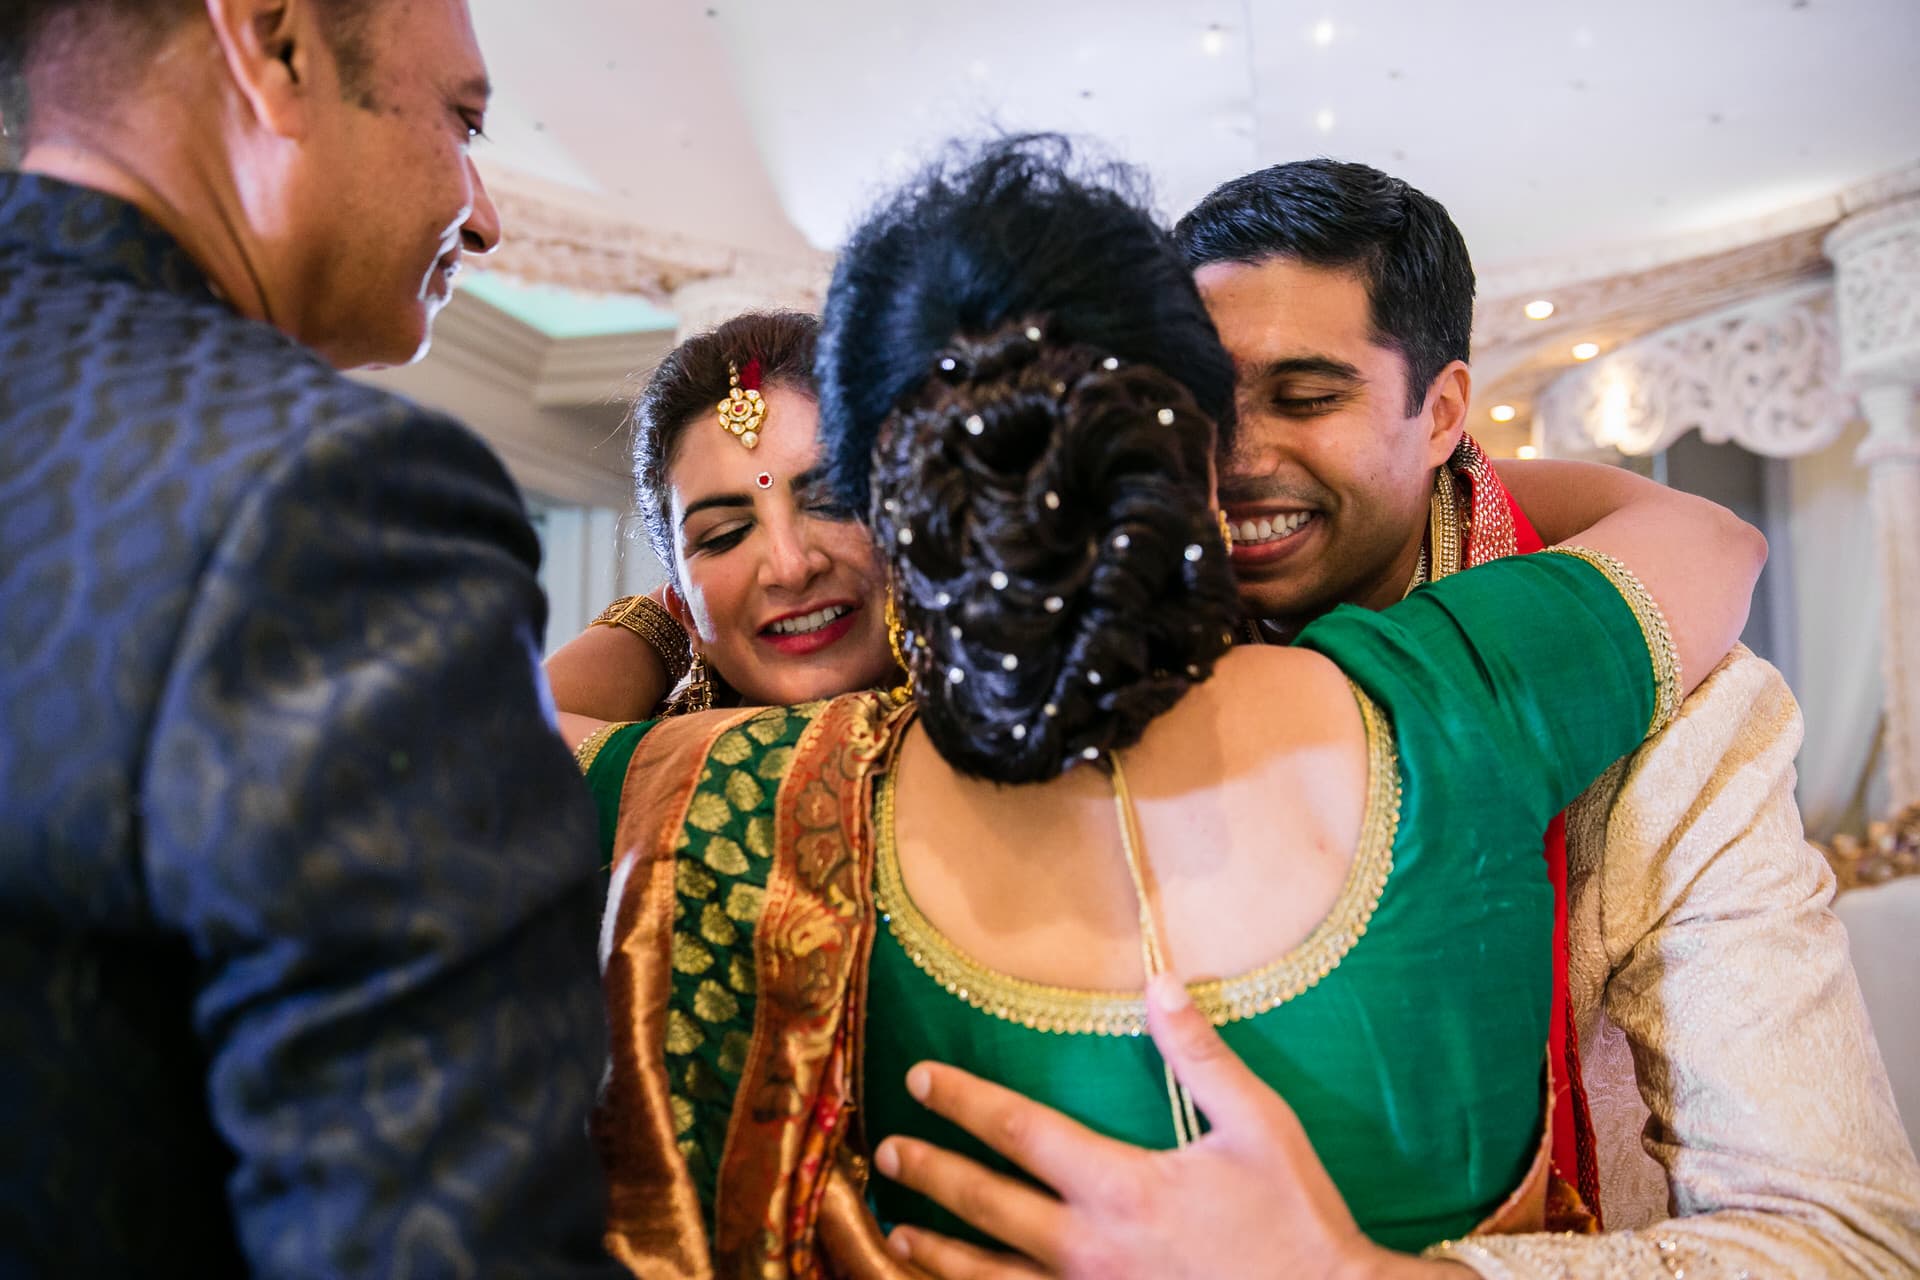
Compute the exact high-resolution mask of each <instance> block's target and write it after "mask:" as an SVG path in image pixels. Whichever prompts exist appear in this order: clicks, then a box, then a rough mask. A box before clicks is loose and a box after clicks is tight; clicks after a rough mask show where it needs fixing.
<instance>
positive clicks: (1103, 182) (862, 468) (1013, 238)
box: [816, 137, 1237, 782]
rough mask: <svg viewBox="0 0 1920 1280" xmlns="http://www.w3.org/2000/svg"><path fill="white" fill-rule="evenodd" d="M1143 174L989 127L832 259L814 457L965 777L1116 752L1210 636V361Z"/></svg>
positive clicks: (1226, 577)
mask: <svg viewBox="0 0 1920 1280" xmlns="http://www.w3.org/2000/svg"><path fill="white" fill-rule="evenodd" d="M1142 191H1143V186H1142V184H1141V182H1140V180H1139V179H1138V177H1137V176H1136V175H1135V174H1134V173H1133V172H1132V171H1131V170H1128V169H1125V168H1123V167H1120V166H1115V165H1106V166H1101V167H1098V168H1092V167H1089V166H1085V165H1076V163H1075V161H1074V157H1073V155H1072V153H1071V148H1070V147H1069V145H1068V144H1067V143H1066V142H1065V141H1064V140H1063V139H1060V138H1057V137H1037V138H1035V137H1028V138H1014V139H1009V140H1006V141H1002V142H998V143H995V144H992V145H990V146H988V147H986V148H984V149H982V150H979V151H977V152H973V153H970V154H967V155H963V156H956V157H954V158H950V159H949V160H947V161H946V162H944V163H942V164H939V165H936V166H935V167H933V168H932V169H930V170H928V171H927V172H926V173H924V174H922V175H921V176H920V178H918V179H917V180H916V181H915V182H913V183H912V184H910V185H909V186H908V187H907V188H905V189H904V190H902V191H901V192H899V193H898V194H896V195H895V196H893V197H892V198H890V199H889V200H888V201H887V202H886V203H885V204H884V205H883V206H882V207H881V208H880V209H879V211H878V212H876V213H875V214H873V215H872V216H871V217H870V218H869V219H868V220H867V221H866V222H865V224H864V225H862V226H861V227H860V229H859V230H858V231H857V232H856V233H855V234H854V236H853V238H852V240H851V241H850V243H849V244H848V246H847V248H846V251H845V252H844V253H843V254H842V256H841V258H840V262H839V266H838V268H837V269H836V271H835V273H834V279H833V285H832V288H831V290H830V292H829V294H828V298H827V306H826V314H825V321H824V327H823V330H822V333H821V339H820V357H819V362H818V365H817V368H816V372H817V375H818V380H819V386H820V393H821V400H820V406H821V429H820V436H821V446H822V451H823V461H824V462H825V463H826V464H827V466H828V467H829V468H830V471H831V474H832V476H833V478H834V481H835V484H836V486H837V487H838V488H839V489H840V491H841V493H842V495H843V496H844V497H845V498H846V499H847V500H849V501H850V502H851V503H852V504H853V506H854V508H855V509H856V510H865V511H869V512H870V513H871V523H872V528H873V531H874V537H875V539H876V541H877V542H878V544H879V546H880V551H881V554H882V555H883V556H884V557H885V558H886V559H887V561H888V563H889V566H890V568H891V576H892V580H893V583H894V590H895V594H896V599H897V604H898V609H899V613H900V617H901V620H902V622H903V623H904V625H905V627H906V629H907V631H908V633H909V638H908V650H909V652H908V659H909V664H910V666H911V667H912V670H913V673H914V677H915V686H916V694H915V697H916V700H917V701H918V703H919V705H920V708H921V712H922V718H923V720H924V723H925V724H926V728H927V733H928V735H929V736H930V737H931V739H932V741H933V743H934V745H935V747H936V748H937V749H938V750H939V751H940V753H941V755H942V756H943V757H945V759H946V760H947V761H948V762H949V763H950V764H952V765H953V766H954V767H955V768H958V769H960V770H962V771H963V772H966V773H969V774H974V775H976V776H980V777H985V778H992V779H995V780H998V781H1003V782H1034V781H1040V780H1043V779H1046V778H1050V777H1053V776H1056V775H1057V774H1059V773H1060V771H1061V770H1062V769H1063V768H1065V767H1066V766H1067V765H1069V764H1071V763H1072V762H1073V761H1075V760H1077V759H1082V758H1092V757H1094V756H1097V755H1098V754H1099V753H1101V752H1103V751H1107V750H1110V749H1113V748H1118V747H1125V746H1129V745H1131V744H1132V743H1134V742H1136V741H1138V740H1139V737H1140V735H1141V733H1142V731H1143V730H1144V729H1145V728H1146V726H1147V724H1148V722H1149V721H1151V720H1152V719H1153V718H1154V717H1155V716H1157V715H1159V714H1160V713H1161V712H1163V711H1165V710H1166V709H1167V708H1169V707H1171V706H1172V705H1173V704H1174V702H1175V701H1177V700H1178V699H1179V698H1180V696H1181V694H1183V693H1185V692H1186V690H1187V689H1188V688H1189V687H1190V686H1191V685H1192V684H1193V683H1194V682H1195V681H1198V680H1200V679H1203V678H1205V676H1206V675H1207V673H1208V672H1209V671H1210V670H1211V668H1212V665H1213V663H1214V660H1215V659H1217V658H1218V657H1219V656H1220V655H1221V654H1222V653H1223V652H1224V651H1225V650H1226V648H1227V646H1228V644H1229V643H1230V639H1231V637H1230V628H1231V627H1232V625H1233V622H1234V620H1235V618H1236V616H1237V603H1236V598H1235V594H1234V584H1233V579H1232V575H1231V572H1230V569H1229V566H1228V564H1227V557H1226V550H1225V547H1224V546H1223V545H1222V541H1221V535H1220V529H1219V525H1218V522H1217V519H1216V517H1215V514H1214V510H1213V500H1212V488H1213V484H1212V459H1213V456H1214V449H1215V441H1216V432H1220V433H1225V432H1227V431H1230V430H1231V426H1232V416H1231V415H1232V404H1233V368H1232V364H1231V362H1230V361H1229V360H1228V358H1227V355H1226V352H1225V351H1224V350H1223V349H1222V348H1221V346H1220V342H1219V338H1218V336H1217V335H1216V333H1215V332H1214V328H1213V324H1212V322H1211V321H1210V320H1209V319H1208V318H1207V313H1206V309H1205V307H1204V306H1203V305H1202V304H1201V301H1200V296H1199V294H1198V292H1197V291H1196V290H1195V288H1194V285H1193V280H1192V277H1191V275H1190V274H1189V273H1188V270H1187V267H1186V265H1185V263H1184V261H1183V259H1182V258H1181V256H1180V253H1179V251H1178V249H1177V248H1175V246H1174V244H1173V242H1172V241H1171V239H1170V238H1169V237H1168V235H1167V234H1166V233H1165V232H1164V231H1163V230H1161V228H1160V227H1159V226H1158V225H1157V224H1156V223H1155V222H1154V220H1153V219H1152V217H1151V216H1150V215H1149V214H1148V213H1146V212H1145V211H1144V210H1145V201H1144V199H1143V198H1142ZM1221 443H1222V445H1224V444H1225V443H1226V442H1225V441H1224V440H1223V441H1222V442H1221Z"/></svg>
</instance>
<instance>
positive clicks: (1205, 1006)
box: [875, 681, 1400, 1036]
mask: <svg viewBox="0 0 1920 1280" xmlns="http://www.w3.org/2000/svg"><path fill="white" fill-rule="evenodd" d="M1348 687H1349V688H1351V689H1352V691H1353V697H1354V701H1355V702H1356V703H1357V704H1358V706H1359V708H1360V717H1361V720H1362V722H1363V723H1364V725H1365V728H1366V735H1367V800H1366V808H1365V811H1364V815H1363V817H1362V819H1361V823H1360V838H1359V843H1358V845H1357V846H1356V848H1355V850H1354V855H1353V865H1352V867H1351V868H1350V869H1349V870H1348V872H1347V879H1346V882H1345V884H1344V885H1343V886H1342V887H1341V890H1340V894H1339V896H1338V897H1336V898H1335V899H1334V903H1333V906H1332V908H1331V909H1330V910H1329V911H1328V912H1327V915H1326V917H1325V918H1324V919H1322V920H1321V921H1320V923H1319V924H1317V925H1315V926H1314V928H1313V930H1312V932H1310V933H1309V934H1308V935H1307V937H1306V939H1305V940H1304V941H1302V942H1301V943H1300V945H1299V946H1297V947H1294V948H1293V949H1292V950H1290V951H1289V952H1287V954H1285V955H1284V956H1281V957H1280V958H1279V959H1278V960H1275V961H1273V962H1272V963H1271V964H1267V965H1262V966H1261V967H1260V968H1258V969H1255V970H1253V971H1252V972H1250V973H1246V974H1243V975H1241V976H1239V977H1236V978H1222V979H1216V980H1214V981H1211V982H1200V983H1195V984H1194V985H1193V986H1191V987H1190V988H1188V990H1189V991H1190V992H1191V993H1192V996H1193V1002H1194V1004H1195V1005H1197V1006H1198V1007H1199V1008H1200V1010H1201V1012H1203V1013H1205V1014H1206V1015H1207V1017H1208V1018H1209V1019H1210V1020H1211V1021H1212V1022H1213V1024H1214V1025H1215V1026H1224V1025H1225V1024H1227V1023H1229V1022H1236V1021H1239V1020H1241V1019H1243V1018H1251V1017H1254V1016H1255V1015H1257V1014H1261V1013H1265V1012H1267V1011H1268V1010H1269V1009H1273V1008H1276V1007H1278V1006H1279V1005H1282V1004H1284V1003H1286V1002H1287V1001H1289V1000H1291V999H1293V998H1294V997H1295V996H1297V995H1299V994H1300V993H1301V992H1303V991H1306V990H1308V989H1309V988H1311V987H1313V986H1314V985H1315V984H1317V983H1318V982H1319V981H1320V980H1321V979H1322V978H1324V977H1326V976H1327V975H1328V974H1329V973H1332V972H1333V970H1334V969H1335V968H1336V967H1338V965H1339V964H1340V962H1341V960H1342V959H1344V958H1345V957H1346V954H1347V952H1349V951H1351V950H1352V949H1353V947H1354V944H1355V943H1357V942H1358V941H1359V940H1360V938H1361V936H1362V935H1363V934H1365V933H1366V931H1367V922H1368V921H1369V920H1371V919H1372V918H1373V912H1374V909H1375V908H1376V907H1377V906H1378V905H1379V903H1380V896H1381V894H1382V893H1384V892H1385V891H1386V886H1387V879H1388V877H1389V876H1391V875H1392V874H1393V845H1394V840H1395V838H1396V837H1397V836H1398V834H1399V830H1400V760H1399V755H1398V753H1397V752H1396V751H1395V749H1394V744H1393V733H1392V729H1391V726H1389V725H1388V724H1387V723H1386V717H1385V716H1384V715H1383V714H1382V713H1381V711H1380V709H1379V708H1378V707H1377V706H1375V705H1374V702H1373V700H1372V699H1371V698H1369V697H1368V696H1367V695H1366V694H1365V693H1364V692H1363V691H1362V690H1361V689H1360V687H1359V686H1358V685H1356V684H1353V683H1352V682H1351V681H1349V682H1348ZM875 834H876V837H877V840H878V845H879V857H878V859H877V862H878V865H877V867H876V871H877V875H878V892H877V899H878V903H879V908H880V918H881V919H882V920H883V921H884V922H885V923H886V926H887V928H888V929H889V930H891V931H892V933H893V936H894V937H895V938H896V939H898V940H899V943H900V948H901V950H903V951H905V952H906V953H907V956H908V958H909V959H911V960H912V961H913V963H914V964H915V965H916V966H917V967H918V968H919V969H920V971H921V972H922V973H925V974H926V975H927V976H928V977H930V978H932V979H933V980H934V981H935V982H937V983H939V984H940V985H941V986H942V987H944V988H945V989H946V990H947V992H948V993H949V994H951V995H953V996H955V997H956V998H958V999H961V1000H964V1001H966V1002H967V1003H968V1004H969V1005H971V1006H972V1007H973V1008H975V1009H978V1010H980V1011H981V1012H982V1013H986V1014H990V1015H991V1016H993V1017H995V1018H999V1019H1000V1020H1001V1021H1003V1022H1012V1023H1017V1024H1019V1025H1020V1026H1023V1027H1028V1028H1031V1029H1032V1030H1035V1031H1046V1032H1053V1033H1058V1034H1062V1035H1101V1036H1137V1035H1144V1034H1145V1033H1146V1029H1147V1010H1146V1004H1145V1002H1144V1001H1143V1000H1142V998H1141V997H1140V996H1139V995H1137V994H1135V993H1133V992H1126V991H1088V990H1081V989H1077V988H1072V987H1056V986H1049V985H1047V984H1044V983H1038V982H1029V981H1026V980H1025V979H1022V978H1016V977H1013V976H1012V975H1010V974H1005V973H1001V972H999V971H998V970H995V969H990V968H988V967H987V966H986V965H984V964H982V963H980V961H978V960H976V959H975V958H974V957H972V956H971V955H969V954H967V952H966V951H964V950H962V949H961V948H960V947H959V946H957V945H955V944H954V942H953V941H952V940H951V939H949V938H948V937H947V936H946V935H945V934H943V933H941V932H940V930H939V929H938V928H937V927H935V925H934V924H933V922H932V921H930V920H928V919H927V918H926V916H924V915H922V914H921V912H920V909H919V908H918V907H917V906H915V905H914V901H913V898H912V896H911V895H910V894H908V892H907V888H906V883H905V881H904V880H903V879H902V878H901V874H900V854H899V850H898V848H897V847H896V846H895V843H894V810H893V780H892V778H891V776H888V777H886V778H884V779H883V780H882V781H881V784H880V819H879V823H878V830H877V831H876V833H875Z"/></svg>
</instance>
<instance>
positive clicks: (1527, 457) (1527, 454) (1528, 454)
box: [1513, 444, 1540, 462]
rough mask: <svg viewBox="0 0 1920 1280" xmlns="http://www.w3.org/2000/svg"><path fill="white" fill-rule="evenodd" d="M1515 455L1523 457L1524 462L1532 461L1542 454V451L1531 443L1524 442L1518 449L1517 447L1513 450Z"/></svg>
mask: <svg viewBox="0 0 1920 1280" xmlns="http://www.w3.org/2000/svg"><path fill="white" fill-rule="evenodd" d="M1513 456H1514V457H1516V458H1519V459H1521V460H1522V461H1524V462H1532V461H1533V460H1534V459H1535V458H1537V457H1539V456H1540V451H1539V450H1538V449H1536V448H1534V447H1533V446H1532V445H1530V444H1523V445H1521V446H1520V447H1519V448H1518V449H1515V450H1514V451H1513Z"/></svg>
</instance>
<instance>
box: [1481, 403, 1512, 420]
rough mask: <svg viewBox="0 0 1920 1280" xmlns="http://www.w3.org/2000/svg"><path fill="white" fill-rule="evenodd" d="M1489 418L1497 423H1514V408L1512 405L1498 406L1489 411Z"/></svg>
mask: <svg viewBox="0 0 1920 1280" xmlns="http://www.w3.org/2000/svg"><path fill="white" fill-rule="evenodd" d="M1487 416H1488V417H1489V418H1492V419H1493V420H1494V421H1495V422H1512V421H1513V419H1514V408H1513V406H1512V405H1510V404H1497V405H1495V406H1493V408H1491V409H1489V410H1488V411H1487Z"/></svg>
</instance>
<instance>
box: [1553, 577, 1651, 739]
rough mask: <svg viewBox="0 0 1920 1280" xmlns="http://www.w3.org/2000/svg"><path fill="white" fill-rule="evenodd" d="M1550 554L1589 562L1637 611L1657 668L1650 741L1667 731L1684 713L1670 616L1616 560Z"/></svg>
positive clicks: (1643, 585)
mask: <svg viewBox="0 0 1920 1280" xmlns="http://www.w3.org/2000/svg"><path fill="white" fill-rule="evenodd" d="M1547 553H1548V554H1549V555H1562V556H1572V557H1573V558H1574V559H1576V560H1584V561H1586V562H1587V563H1588V564H1590V565H1592V566H1593V567H1594V568H1596V569H1598V570H1599V571H1600V572H1601V573H1603V574H1605V575H1606V577H1607V581H1609V582H1611V583H1612V584H1613V588H1614V590H1616V591H1618V592H1619V593H1620V598H1621V599H1622V600H1625V601H1626V602H1627V607H1628V608H1629V609H1631V610H1633V617H1634V621H1636V622H1638V623H1639V624H1640V635H1641V637H1642V638H1643V639H1644V640H1645V641H1646V642H1647V661H1648V662H1649V663H1650V664H1651V665H1652V667H1653V720H1652V722H1651V723H1649V724H1648V725H1647V737H1649V738H1651V737H1652V736H1653V735H1654V734H1656V733H1658V732H1660V730H1662V729H1664V728H1666V726H1667V724H1668V722H1669V721H1671V720H1672V719H1673V717H1674V715H1675V714H1676V713H1678V712H1679V710H1680V657H1679V655H1678V654H1677V653H1676V652H1675V650H1674V647H1673V634H1672V632H1670V631H1669V630H1668V629H1667V619H1666V615H1665V614H1663V613H1661V612H1660V605H1659V603H1658V602H1657V601H1655V600H1654V598H1653V594H1652V593H1651V592H1649V591H1648V590H1647V588H1646V586H1645V584H1643V583H1642V582H1641V581H1640V579H1638V578H1636V577H1634V576H1633V571H1632V570H1630V569H1628V568H1627V566H1625V565H1624V564H1621V563H1620V562H1619V561H1618V560H1616V559H1614V558H1613V557H1612V556H1610V555H1606V554H1604V553H1603V552H1599V551H1591V550H1588V549H1587V548H1586V547H1549V548H1547Z"/></svg>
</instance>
